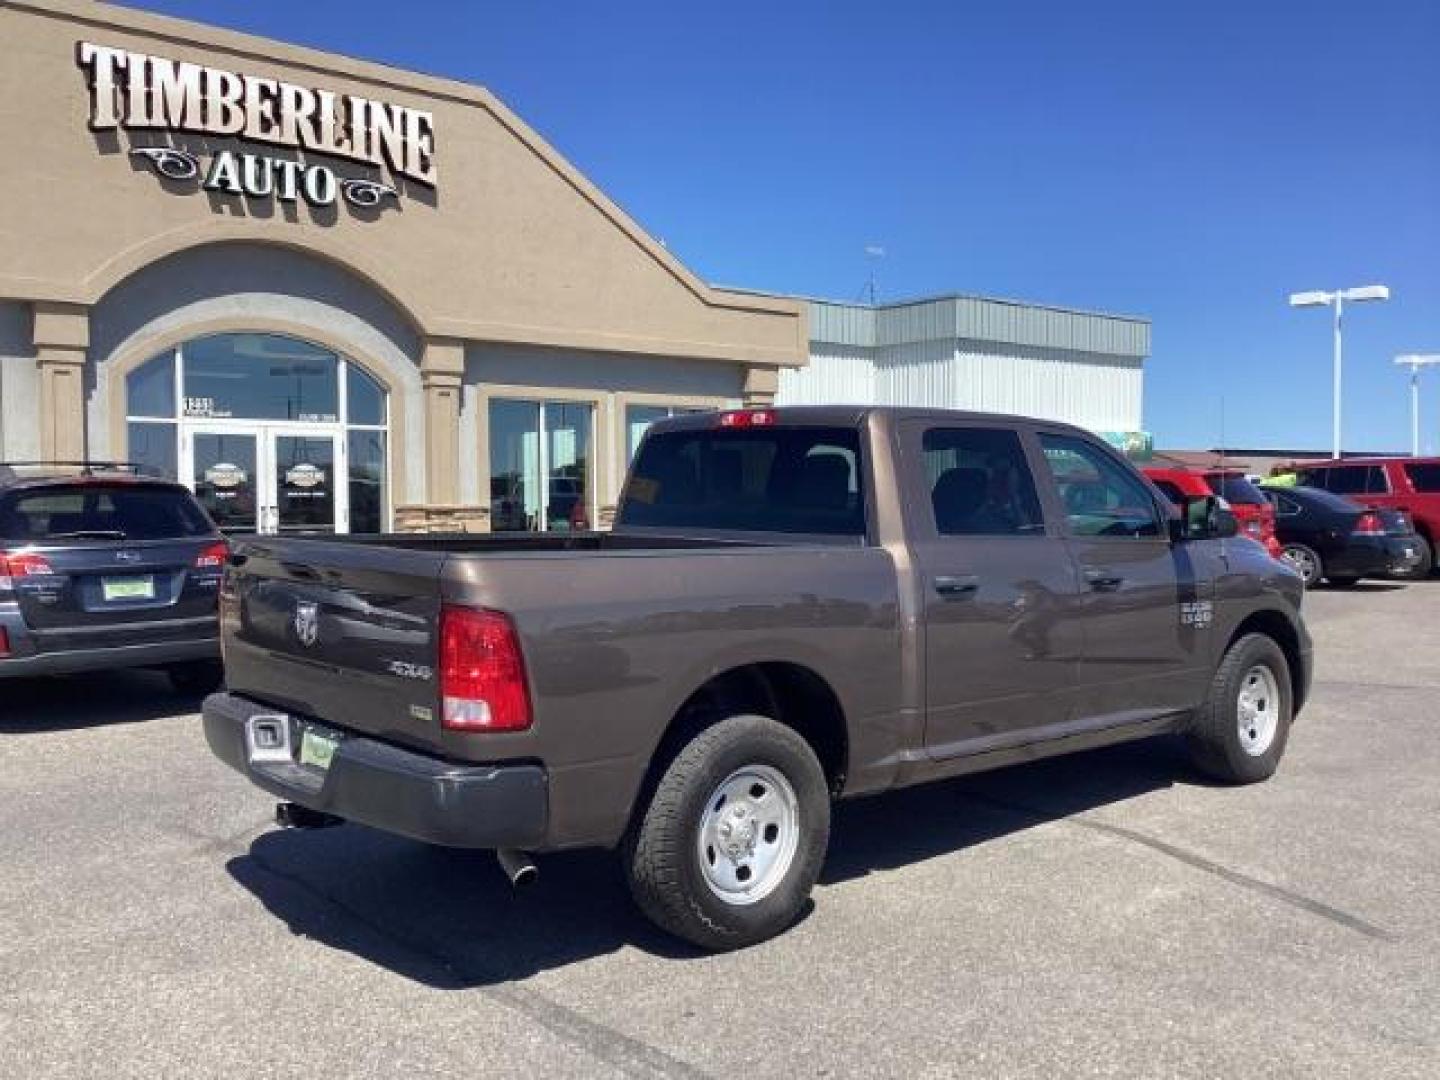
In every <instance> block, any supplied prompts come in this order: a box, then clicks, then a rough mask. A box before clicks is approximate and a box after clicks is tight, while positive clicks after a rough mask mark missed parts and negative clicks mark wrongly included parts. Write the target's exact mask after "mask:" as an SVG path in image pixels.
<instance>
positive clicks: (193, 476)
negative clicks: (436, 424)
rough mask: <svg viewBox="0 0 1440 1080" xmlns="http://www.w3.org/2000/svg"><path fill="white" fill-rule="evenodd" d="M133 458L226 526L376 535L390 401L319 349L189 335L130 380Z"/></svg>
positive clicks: (351, 365)
mask: <svg viewBox="0 0 1440 1080" xmlns="http://www.w3.org/2000/svg"><path fill="white" fill-rule="evenodd" d="M124 394H125V403H124V415H125V427H126V445H127V446H128V448H129V453H128V456H129V459H130V460H131V461H135V462H139V463H141V464H144V465H146V466H149V467H150V468H151V469H152V470H153V471H155V472H158V473H161V474H163V475H168V476H172V477H175V478H177V479H178V480H180V482H181V483H184V484H185V485H186V486H188V487H190V488H191V489H192V490H193V491H194V492H195V493H196V495H197V496H198V497H199V499H200V501H201V502H202V503H203V504H204V505H205V507H206V509H207V510H209V511H210V513H211V515H212V516H213V517H214V518H215V520H216V521H217V522H218V523H219V524H220V526H221V528H223V529H225V530H226V531H227V532H236V533H245V532H261V533H325V532H342V533H343V532H383V531H385V530H386V529H388V528H389V526H390V515H391V505H390V503H391V496H390V486H391V485H390V481H389V477H390V452H391V440H390V401H389V394H388V393H387V392H386V389H385V387H384V386H382V385H381V384H380V383H379V382H378V381H377V380H376V379H375V378H373V377H372V376H371V375H370V374H369V373H368V372H366V371H365V369H364V368H362V367H361V366H360V365H359V364H356V363H355V362H353V361H352V360H350V359H349V358H347V357H346V356H344V355H342V354H341V353H338V352H336V351H334V350H333V349H330V348H327V347H326V346H323V345H320V344H316V343H314V342H311V341H307V340H304V339H302V338H299V337H293V336H290V335H286V334H279V333H262V332H255V333H249V332H243V331H242V332H231V333H220V334H211V335H207V336H202V337H195V338H191V339H188V340H186V341H183V342H181V343H180V344H177V345H175V346H174V347H172V348H168V349H165V350H164V351H162V352H160V353H157V354H156V355H154V356H152V357H150V358H149V359H148V360H146V361H145V362H144V363H142V364H140V365H139V366H138V367H135V368H134V369H132V370H131V371H129V372H128V373H127V374H126V376H125V386H124Z"/></svg>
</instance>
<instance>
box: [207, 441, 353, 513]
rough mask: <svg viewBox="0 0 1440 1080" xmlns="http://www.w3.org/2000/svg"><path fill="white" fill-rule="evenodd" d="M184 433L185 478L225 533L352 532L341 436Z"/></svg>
mask: <svg viewBox="0 0 1440 1080" xmlns="http://www.w3.org/2000/svg"><path fill="white" fill-rule="evenodd" d="M182 426H183V427H184V434H183V437H182V440H181V476H183V477H185V478H186V479H187V480H188V481H189V485H190V488H191V489H192V490H193V491H194V492H195V497H196V498H197V499H199V500H200V504H201V505H202V506H204V507H205V509H206V510H207V511H208V512H209V514H210V516H211V517H212V518H214V519H215V523H216V524H217V525H219V526H220V528H221V529H223V530H224V531H225V532H227V533H266V534H274V533H287V534H304V533H337V532H340V533H343V532H349V525H350V522H349V486H348V485H347V484H346V483H345V482H344V478H345V475H346V474H345V457H344V454H345V450H344V438H343V436H342V435H341V434H340V432H339V431H338V430H336V429H328V428H318V429H312V428H302V427H298V426H294V425H288V424H287V425H283V426H282V425H268V424H234V423H231V424H216V423H206V424H196V423H193V422H191V423H189V424H185V425H182Z"/></svg>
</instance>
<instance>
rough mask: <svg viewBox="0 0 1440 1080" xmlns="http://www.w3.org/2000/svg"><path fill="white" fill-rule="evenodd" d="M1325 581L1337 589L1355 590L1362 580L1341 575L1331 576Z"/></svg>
mask: <svg viewBox="0 0 1440 1080" xmlns="http://www.w3.org/2000/svg"><path fill="white" fill-rule="evenodd" d="M1325 580H1326V581H1328V582H1329V583H1330V584H1331V585H1332V586H1333V587H1334V588H1337V589H1353V588H1354V587H1355V586H1356V585H1359V584H1360V579H1359V578H1358V577H1355V576H1353V575H1351V574H1341V575H1339V576H1336V575H1335V574H1331V575H1330V576H1329V577H1327V578H1326V579H1325Z"/></svg>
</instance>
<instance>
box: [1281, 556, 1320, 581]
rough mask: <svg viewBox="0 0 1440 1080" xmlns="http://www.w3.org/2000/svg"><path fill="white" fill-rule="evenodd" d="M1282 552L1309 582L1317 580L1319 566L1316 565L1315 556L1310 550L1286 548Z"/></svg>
mask: <svg viewBox="0 0 1440 1080" xmlns="http://www.w3.org/2000/svg"><path fill="white" fill-rule="evenodd" d="M1281 554H1282V555H1283V556H1284V558H1285V559H1286V561H1288V562H1289V563H1290V565H1291V566H1293V567H1295V569H1296V570H1299V571H1300V576H1301V577H1303V578H1304V579H1305V580H1306V581H1307V582H1310V581H1314V580H1315V572H1316V570H1317V569H1318V567H1316V565H1315V556H1313V555H1311V554H1310V552H1308V551H1306V550H1305V549H1304V548H1286V549H1285V550H1284V551H1283V552H1282V553H1281Z"/></svg>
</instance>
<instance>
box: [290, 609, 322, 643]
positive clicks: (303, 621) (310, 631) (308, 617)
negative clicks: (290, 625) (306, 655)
mask: <svg viewBox="0 0 1440 1080" xmlns="http://www.w3.org/2000/svg"><path fill="white" fill-rule="evenodd" d="M294 626H295V636H296V638H298V639H299V641H300V644H301V645H304V646H305V647H306V648H307V649H308V648H309V647H310V646H311V645H314V644H315V642H317V641H319V640H320V607H319V605H318V604H314V603H311V602H310V601H308V600H301V601H300V602H299V603H297V604H296V605H295V619H294Z"/></svg>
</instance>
